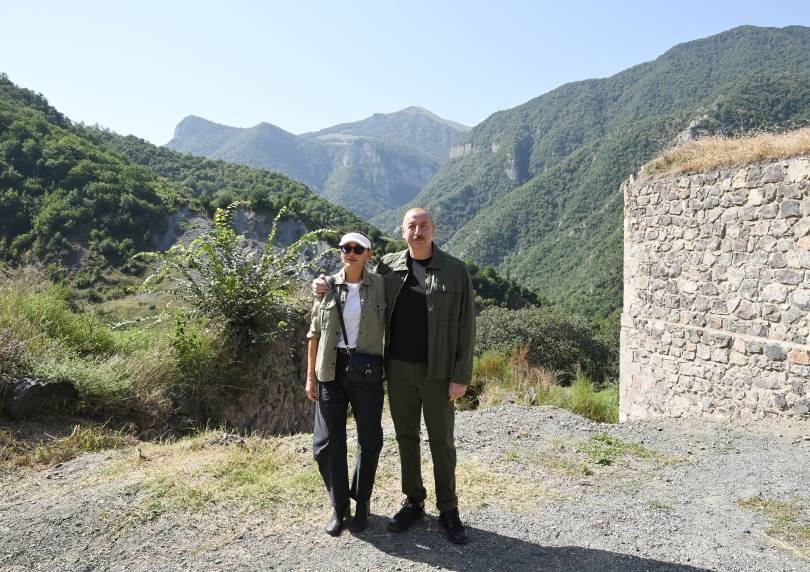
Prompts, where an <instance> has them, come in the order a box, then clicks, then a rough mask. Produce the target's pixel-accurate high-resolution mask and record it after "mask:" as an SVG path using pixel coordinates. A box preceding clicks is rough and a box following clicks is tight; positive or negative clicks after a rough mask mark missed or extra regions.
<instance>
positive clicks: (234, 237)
mask: <svg viewBox="0 0 810 572" xmlns="http://www.w3.org/2000/svg"><path fill="white" fill-rule="evenodd" d="M236 207H237V205H236V204H235V203H234V204H231V205H230V206H229V207H228V208H226V209H217V211H216V214H215V216H214V228H213V229H212V230H210V231H208V232H205V233H204V234H203V235H202V236H200V237H199V238H197V239H195V240H193V241H192V242H191V243H190V244H189V245H188V246H186V245H184V244H177V245H175V246H173V247H172V248H171V249H169V250H168V251H167V252H166V253H159V252H142V253H140V254H138V255H136V258H141V259H147V260H149V259H152V260H155V259H156V260H159V261H160V262H161V265H160V268H159V269H158V270H157V272H155V273H154V274H152V275H151V276H149V277H148V278H147V279H146V281H144V284H143V287H144V288H149V287H150V286H151V285H152V284H154V283H156V282H158V281H160V280H162V279H164V278H167V277H169V276H171V275H173V274H174V275H176V274H179V275H180V276H181V278H180V279H179V281H178V284H177V286H176V287H175V288H174V293H175V294H176V295H177V296H178V297H179V298H180V299H182V300H183V301H185V302H187V303H188V304H189V305H190V306H191V308H192V311H193V312H194V313H195V314H196V315H199V316H201V317H204V318H208V319H211V320H213V321H216V322H219V323H221V324H222V325H223V327H224V330H225V332H226V334H227V335H228V336H229V337H231V338H232V339H233V340H235V341H237V342H239V343H240V344H241V345H251V344H255V343H256V342H259V341H263V340H267V339H270V338H272V337H273V336H275V335H277V334H279V333H281V332H282V331H284V330H285V329H286V327H287V325H288V323H289V322H290V320H291V319H303V317H302V315H301V314H300V311H301V310H302V308H301V305H300V303H299V300H298V298H297V293H298V291H299V290H300V284H299V282H298V278H297V277H298V275H299V273H300V272H301V271H302V270H303V269H304V268H307V267H310V266H312V264H313V262H314V261H309V262H304V263H298V262H297V259H298V256H299V254H300V253H301V251H302V250H303V249H304V248H305V247H307V246H309V245H311V244H313V243H314V242H315V241H316V240H317V239H318V237H320V236H322V235H324V234H327V232H328V231H325V230H316V231H313V232H309V233H307V234H305V235H304V236H302V237H301V238H299V239H298V240H297V241H296V242H295V243H293V244H292V245H291V246H289V247H287V248H286V249H284V250H281V251H280V252H279V251H274V250H273V242H274V240H275V237H276V231H277V228H278V222H279V220H280V219H281V218H282V217H283V216H284V215H286V214H287V209H286V208H282V209H281V210H280V211H279V213H278V215H277V216H276V218H275V220H274V221H273V228H272V230H271V232H270V235H269V236H268V238H267V242H266V243H265V246H264V250H263V252H259V251H258V249H256V248H252V247H251V246H250V245H249V244H248V241H247V239H246V238H245V237H244V236H242V235H239V234H237V233H236V231H235V230H234V227H233V223H232V218H233V212H234V211H235V210H236Z"/></svg>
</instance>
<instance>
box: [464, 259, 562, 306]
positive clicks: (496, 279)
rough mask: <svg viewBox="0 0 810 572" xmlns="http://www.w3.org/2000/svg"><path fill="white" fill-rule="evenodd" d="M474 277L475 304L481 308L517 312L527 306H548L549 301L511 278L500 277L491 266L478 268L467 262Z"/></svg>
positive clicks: (468, 268)
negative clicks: (506, 309)
mask: <svg viewBox="0 0 810 572" xmlns="http://www.w3.org/2000/svg"><path fill="white" fill-rule="evenodd" d="M464 264H466V265H467V270H469V271H470V276H471V277H472V283H473V290H475V302H476V305H477V306H478V307H479V308H486V307H488V306H499V307H503V308H509V309H510V310H516V309H518V308H525V307H526V306H541V305H542V306H546V305H548V301H547V300H545V299H543V298H541V297H540V296H538V295H537V294H535V293H534V292H532V291H531V290H528V289H527V288H524V287H522V286H521V285H520V284H518V283H517V282H515V281H514V280H510V279H509V278H504V277H503V276H501V275H499V274H498V273H497V272H496V271H495V269H494V268H492V267H491V266H478V265H477V264H475V263H474V262H473V261H472V260H469V259H468V260H465V261H464Z"/></svg>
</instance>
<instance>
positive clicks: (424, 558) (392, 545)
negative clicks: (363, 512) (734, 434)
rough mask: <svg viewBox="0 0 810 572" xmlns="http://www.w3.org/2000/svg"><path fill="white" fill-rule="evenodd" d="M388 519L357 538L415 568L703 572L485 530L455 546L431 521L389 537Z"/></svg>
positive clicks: (472, 531)
mask: <svg viewBox="0 0 810 572" xmlns="http://www.w3.org/2000/svg"><path fill="white" fill-rule="evenodd" d="M387 522H388V519H387V518H383V517H380V516H372V517H371V526H370V527H369V529H368V530H367V531H366V532H365V533H363V534H359V535H357V538H358V540H362V541H365V542H368V543H369V544H371V545H372V546H374V547H376V548H377V549H378V550H380V551H381V552H384V553H386V554H389V555H391V556H394V557H396V558H403V559H405V560H411V561H413V562H424V563H426V564H430V565H432V566H440V567H442V568H444V569H447V570H464V571H467V570H473V571H475V570H481V571H483V570H543V571H549V572H551V571H555V572H574V571H576V572H605V571H610V570H622V571H628V572H635V571H638V572H641V571H655V572H659V571H660V572H698V571H700V572H704V571H706V570H707V569H705V568H696V567H694V566H685V565H682V564H674V563H671V562H663V561H660V560H651V559H649V558H640V557H638V556H631V555H629V554H619V553H615V552H607V551H605V550H595V549H590V548H581V547H579V546H543V545H540V544H534V543H532V542H527V541H525V540H521V539H519V538H513V537H511V536H503V535H500V534H497V533H495V532H492V531H489V530H482V529H480V528H473V527H470V526H468V527H467V533H468V536H469V540H470V541H469V543H467V544H464V545H461V546H454V545H453V544H450V543H449V542H448V541H447V540H445V537H444V534H443V530H442V529H441V528H440V527H439V526H438V524H436V522H435V519H430V518H426V519H425V520H424V521H423V522H421V523H418V524H416V525H414V527H413V528H411V529H410V530H409V531H408V532H405V533H401V534H397V533H389V532H387V531H386V529H385V525H386V523H387Z"/></svg>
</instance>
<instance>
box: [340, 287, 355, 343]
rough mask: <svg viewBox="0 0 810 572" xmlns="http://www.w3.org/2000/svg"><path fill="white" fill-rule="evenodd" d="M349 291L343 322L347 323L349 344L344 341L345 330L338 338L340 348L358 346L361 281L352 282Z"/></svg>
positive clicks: (344, 307) (344, 306)
mask: <svg viewBox="0 0 810 572" xmlns="http://www.w3.org/2000/svg"><path fill="white" fill-rule="evenodd" d="M346 286H348V287H349V293H348V294H347V295H346V303H345V304H344V305H343V322H344V323H345V324H346V337H347V338H349V345H348V346H347V345H346V342H344V341H343V332H342V331H341V332H340V336H338V339H339V340H340V341H339V342H338V347H339V348H345V347H349V348H354V347H357V334H358V332H359V331H360V282H358V283H357V284H350V283H348V282H346Z"/></svg>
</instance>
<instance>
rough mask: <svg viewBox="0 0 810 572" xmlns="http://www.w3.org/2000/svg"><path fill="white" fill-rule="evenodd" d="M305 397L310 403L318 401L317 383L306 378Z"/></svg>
mask: <svg viewBox="0 0 810 572" xmlns="http://www.w3.org/2000/svg"><path fill="white" fill-rule="evenodd" d="M306 392H307V397H309V399H310V401H318V382H317V380H315V379H313V378H311V377H308V378H307V386H306Z"/></svg>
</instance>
